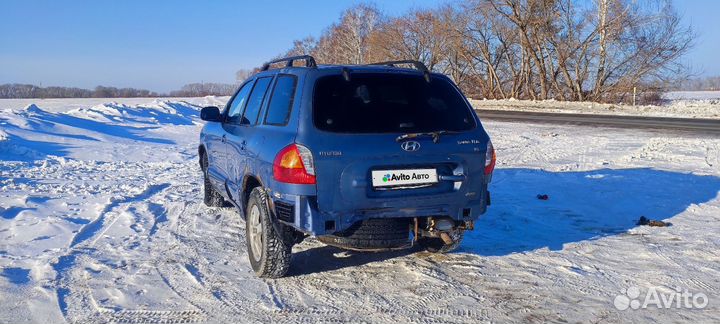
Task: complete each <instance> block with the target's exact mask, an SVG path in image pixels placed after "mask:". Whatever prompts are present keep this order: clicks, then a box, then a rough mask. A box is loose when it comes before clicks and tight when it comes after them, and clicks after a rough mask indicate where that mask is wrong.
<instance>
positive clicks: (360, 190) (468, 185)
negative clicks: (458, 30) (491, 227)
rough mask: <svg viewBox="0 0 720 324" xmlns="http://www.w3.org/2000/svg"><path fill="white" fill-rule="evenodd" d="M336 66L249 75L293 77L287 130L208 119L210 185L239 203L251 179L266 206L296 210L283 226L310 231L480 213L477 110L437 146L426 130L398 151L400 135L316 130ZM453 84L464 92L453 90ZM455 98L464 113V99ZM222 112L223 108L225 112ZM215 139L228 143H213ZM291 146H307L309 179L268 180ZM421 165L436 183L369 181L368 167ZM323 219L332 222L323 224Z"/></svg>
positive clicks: (481, 157) (482, 140) (205, 141)
mask: <svg viewBox="0 0 720 324" xmlns="http://www.w3.org/2000/svg"><path fill="white" fill-rule="evenodd" d="M343 69H347V67H343V66H322V67H318V68H304V67H292V68H282V69H276V70H269V71H265V72H261V73H259V74H257V75H255V76H253V78H252V79H251V80H250V82H252V80H253V79H256V78H259V77H263V76H276V75H282V74H291V75H295V76H297V85H296V91H295V94H294V100H293V105H292V108H291V111H290V118H289V122H288V124H287V125H286V126H274V125H264V124H262V120H261V121H260V124H258V125H255V126H248V125H228V124H224V125H223V124H222V123H215V122H208V123H207V125H205V127H204V128H203V130H202V132H201V137H200V141H201V145H202V146H204V147H205V148H206V150H207V152H208V155H210V156H209V157H210V161H211V162H210V164H211V169H210V170H212V173H213V177H218V179H215V180H213V181H212V184H213V186H215V187H216V188H217V189H219V190H220V189H222V190H221V191H225V189H224V187H225V186H227V188H228V191H229V192H230V193H231V195H230V196H231V197H229V198H230V199H232V200H233V201H234V202H235V203H236V204H237V205H239V206H240V207H241V208H244V203H245V202H244V201H243V199H242V193H243V192H245V190H246V186H247V183H248V179H253V180H252V181H255V182H256V183H260V184H261V185H262V187H263V188H264V189H265V190H266V192H267V193H268V194H269V196H270V198H271V204H273V205H274V204H277V203H280V204H288V205H291V206H294V209H293V213H294V215H293V219H292V220H290V221H285V223H286V224H288V225H292V226H293V227H294V228H296V229H297V230H300V231H303V232H305V233H308V234H313V235H323V234H330V233H333V232H336V231H340V230H343V229H346V228H348V227H349V226H351V225H352V224H353V223H355V222H357V221H359V220H363V219H367V218H377V217H424V216H448V217H451V218H453V219H456V220H474V219H477V218H478V217H479V216H480V215H481V214H482V213H484V212H485V210H486V205H487V201H488V198H489V197H488V195H489V194H488V192H487V182H488V181H489V178H486V176H485V174H484V166H485V152H486V149H487V145H488V143H489V136H488V134H487V133H486V132H485V130H484V129H483V127H482V124H481V122H480V120H479V119H478V118H477V116H476V115H475V114H474V113H473V114H472V116H473V118H475V125H476V127H475V128H473V129H471V130H469V131H464V132H460V133H452V134H443V135H441V136H440V137H439V140H438V141H437V143H435V142H434V141H433V140H432V138H431V137H429V136H425V137H418V138H414V139H412V140H413V141H415V142H417V143H418V144H419V149H418V150H416V151H407V150H404V149H403V148H402V147H401V146H402V143H403V142H405V141H396V138H397V137H398V135H400V134H395V133H393V134H344V133H331V132H326V131H322V130H319V129H317V128H316V127H314V125H313V120H312V119H313V118H312V105H313V90H314V86H315V81H316V80H317V79H318V78H320V77H323V76H325V75H333V74H339V73H342V72H343ZM350 69H351V71H352V72H351V73H352V74H354V73H365V72H372V73H378V72H381V73H399V74H411V75H418V74H419V72H417V71H415V70H409V69H401V68H393V67H378V66H355V67H350ZM352 74H351V75H352ZM432 76H433V78H438V79H439V78H441V79H443V80H446V81H448V82H451V81H450V80H449V79H448V78H447V77H445V76H443V75H441V74H435V73H433V74H432ZM276 80H277V78H275V80H274V81H273V82H272V85H271V86H270V88H269V90H268V94H267V95H266V98H265V100H264V103H263V106H262V108H261V110H260V115H261V119H262V116H264V115H265V111H266V109H267V105H268V101H269V98H268V97H267V96H269V95H270V94H271V93H272V91H273V88H274V85H275V84H276ZM451 84H453V83H452V82H451ZM453 87H455V86H454V84H453ZM455 89H456V90H457V92H458V95H461V96H462V94H461V92H460V91H459V89H457V87H455ZM463 100H464V102H465V103H466V104H467V107H468V109H471V106H470V104H469V103H468V102H467V100H466V99H465V97H464V96H463ZM231 101H232V99H231ZM226 112H227V109H225V112H223V114H226ZM222 136H225V138H226V142H225V143H220V144H218V141H222ZM293 143H297V144H301V145H303V146H305V147H307V148H308V149H309V150H310V151H311V152H312V156H313V160H314V166H315V170H316V179H317V184H313V185H304V184H288V183H282V182H278V181H276V180H275V179H274V178H273V174H272V173H273V171H272V170H273V161H274V159H275V156H276V155H277V153H278V152H280V150H282V149H283V148H284V147H286V146H287V145H290V144H293ZM221 147H222V148H223V149H224V151H223V149H220V148H221ZM222 160H224V166H223V161H222ZM421 168H434V169H437V174H438V177H439V181H438V183H437V184H433V185H428V186H422V187H417V188H406V189H379V188H373V186H372V183H371V178H370V173H371V171H373V170H398V169H421ZM210 170H209V171H210ZM330 222H331V223H332V226H328V224H330Z"/></svg>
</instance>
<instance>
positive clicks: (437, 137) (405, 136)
mask: <svg viewBox="0 0 720 324" xmlns="http://www.w3.org/2000/svg"><path fill="white" fill-rule="evenodd" d="M450 133H456V132H451V131H446V130H440V131H435V132H421V133H407V134H402V135H400V136H398V137H396V138H395V141H396V142H400V141H402V140H406V139H411V138H418V137H421V136H430V137H432V141H433V143H437V142H438V141H440V135H442V134H450Z"/></svg>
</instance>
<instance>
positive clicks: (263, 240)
mask: <svg viewBox="0 0 720 324" xmlns="http://www.w3.org/2000/svg"><path fill="white" fill-rule="evenodd" d="M267 199H268V198H267V195H266V194H265V192H263V191H262V189H261V188H259V187H258V188H255V189H253V190H252V192H251V193H250V199H249V200H248V205H247V211H246V214H245V215H246V217H245V220H246V222H245V237H246V239H247V250H248V257H249V258H250V266H251V267H252V269H253V271H255V274H257V276H258V277H261V278H280V277H282V276H284V275H285V274H286V273H287V271H288V269H289V268H290V254H291V251H292V241H291V240H290V239H287V237H288V236H287V235H283V234H284V233H281V232H278V231H277V230H276V228H278V229H280V230H281V231H282V230H284V225H282V224H275V225H276V226H277V227H276V226H274V225H273V220H272V218H270V211H269V210H268V205H267Z"/></svg>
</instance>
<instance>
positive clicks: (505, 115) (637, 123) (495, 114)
mask: <svg viewBox="0 0 720 324" xmlns="http://www.w3.org/2000/svg"><path fill="white" fill-rule="evenodd" d="M476 112H477V114H478V115H479V116H480V118H483V119H491V120H504V121H532V122H538V123H552V124H575V125H602V126H611V127H620V128H651V129H671V130H682V131H692V132H701V133H713V134H720V119H700V118H668V117H642V116H621V115H595V114H572V113H544V112H528V111H507V110H485V109H478V110H476Z"/></svg>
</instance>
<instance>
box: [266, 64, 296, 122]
mask: <svg viewBox="0 0 720 324" xmlns="http://www.w3.org/2000/svg"><path fill="white" fill-rule="evenodd" d="M296 86H297V77H296V76H294V75H280V76H279V77H278V79H277V82H275V87H274V88H273V91H272V95H271V96H270V103H269V104H268V109H267V113H266V114H265V124H267V125H278V126H284V125H287V123H288V120H289V119H290V111H291V109H292V106H293V101H294V99H295V87H296Z"/></svg>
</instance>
